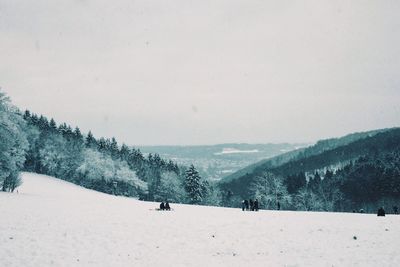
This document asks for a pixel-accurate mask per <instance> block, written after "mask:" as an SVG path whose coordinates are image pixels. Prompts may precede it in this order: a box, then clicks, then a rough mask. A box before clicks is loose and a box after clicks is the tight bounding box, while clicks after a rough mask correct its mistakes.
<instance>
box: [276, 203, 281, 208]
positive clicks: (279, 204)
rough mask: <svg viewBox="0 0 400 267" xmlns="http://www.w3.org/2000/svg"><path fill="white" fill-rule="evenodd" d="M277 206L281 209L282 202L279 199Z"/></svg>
mask: <svg viewBox="0 0 400 267" xmlns="http://www.w3.org/2000/svg"><path fill="white" fill-rule="evenodd" d="M276 208H277V209H278V210H280V209H281V203H279V201H278V204H277V205H276Z"/></svg>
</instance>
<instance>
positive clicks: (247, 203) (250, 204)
mask: <svg viewBox="0 0 400 267" xmlns="http://www.w3.org/2000/svg"><path fill="white" fill-rule="evenodd" d="M258 209H259V207H258V200H257V199H256V200H254V201H253V200H252V199H249V200H247V199H245V200H243V201H242V211H245V210H250V211H258Z"/></svg>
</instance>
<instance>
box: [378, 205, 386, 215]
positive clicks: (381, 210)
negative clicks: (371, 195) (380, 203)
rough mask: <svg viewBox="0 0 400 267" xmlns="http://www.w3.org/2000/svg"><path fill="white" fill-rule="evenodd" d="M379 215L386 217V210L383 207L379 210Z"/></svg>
mask: <svg viewBox="0 0 400 267" xmlns="http://www.w3.org/2000/svg"><path fill="white" fill-rule="evenodd" d="M377 215H378V216H385V210H384V208H383V207H380V208H379V210H378V214H377Z"/></svg>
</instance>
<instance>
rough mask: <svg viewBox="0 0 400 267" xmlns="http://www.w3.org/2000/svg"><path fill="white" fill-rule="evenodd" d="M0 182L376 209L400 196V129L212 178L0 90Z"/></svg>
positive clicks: (178, 198) (7, 186) (2, 185)
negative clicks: (56, 182) (29, 106)
mask: <svg viewBox="0 0 400 267" xmlns="http://www.w3.org/2000/svg"><path fill="white" fill-rule="evenodd" d="M0 140H1V142H0V152H1V153H0V189H1V190H2V191H9V192H13V191H15V190H16V189H17V187H18V186H19V185H20V184H21V182H22V181H21V179H20V172H21V171H25V172H35V173H39V174H45V175H49V176H54V177H56V178H59V179H63V180H66V181H69V182H72V183H74V184H77V185H80V186H83V187H86V188H90V189H93V190H97V191H100V192H104V193H108V194H113V195H123V196H127V197H135V198H138V199H141V200H145V201H169V202H174V203H188V204H198V205H213V206H226V207H240V206H241V203H242V201H243V199H257V200H258V201H259V205H260V208H261V209H285V210H308V211H311V210H312V211H348V212H349V211H359V210H360V209H362V210H364V211H367V212H375V210H376V208H377V207H378V206H386V207H393V206H396V205H398V204H399V201H400V129H399V128H392V129H383V130H375V131H371V132H366V133H357V134H351V135H348V136H345V137H343V138H338V139H330V140H324V141H320V142H318V143H317V144H316V145H314V146H311V147H308V148H305V149H301V150H298V151H293V152H289V153H286V154H283V155H279V156H276V157H274V158H272V159H269V160H266V161H262V162H261V163H259V164H256V165H254V166H255V167H253V168H251V169H250V168H247V169H246V168H245V169H246V172H244V171H239V172H238V173H239V174H240V175H237V177H234V176H233V178H232V177H231V178H229V179H226V180H222V181H221V182H220V183H215V182H211V181H210V180H209V179H207V177H201V175H200V174H199V172H198V171H197V169H196V167H195V162H194V163H193V164H191V165H190V166H184V165H179V164H177V163H176V162H174V161H172V160H170V159H165V158H161V157H160V156H159V155H158V154H156V153H154V154H152V153H148V154H143V153H142V152H141V151H140V149H137V148H134V147H129V146H128V145H126V144H119V143H118V141H117V140H116V139H115V138H114V137H112V138H104V137H100V138H96V137H95V136H94V134H93V133H92V132H91V131H89V132H88V133H87V134H84V133H82V132H81V130H80V128H79V127H74V128H73V127H71V126H70V125H68V124H66V123H59V124H58V123H57V122H56V121H55V120H54V119H52V118H50V119H49V118H47V117H46V116H44V115H37V114H35V113H33V112H31V111H29V110H25V111H23V112H21V111H20V110H19V109H18V108H17V107H15V106H13V105H12V103H11V101H10V99H9V98H8V97H7V96H6V94H5V93H3V92H1V91H0Z"/></svg>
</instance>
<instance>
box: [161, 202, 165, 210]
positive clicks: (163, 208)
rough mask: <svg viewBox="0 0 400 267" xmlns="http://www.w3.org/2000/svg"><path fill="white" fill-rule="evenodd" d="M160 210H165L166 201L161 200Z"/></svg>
mask: <svg viewBox="0 0 400 267" xmlns="http://www.w3.org/2000/svg"><path fill="white" fill-rule="evenodd" d="M160 210H165V205H164V202H161V204H160Z"/></svg>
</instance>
